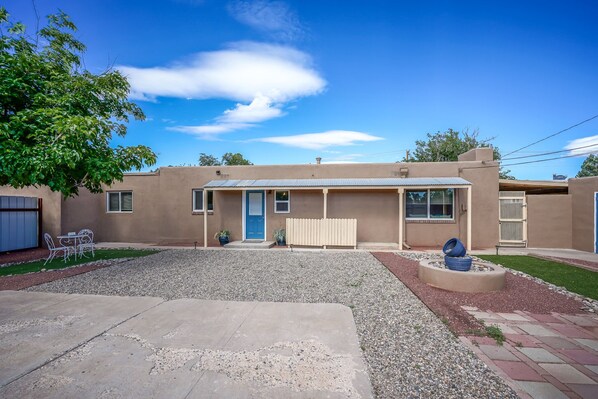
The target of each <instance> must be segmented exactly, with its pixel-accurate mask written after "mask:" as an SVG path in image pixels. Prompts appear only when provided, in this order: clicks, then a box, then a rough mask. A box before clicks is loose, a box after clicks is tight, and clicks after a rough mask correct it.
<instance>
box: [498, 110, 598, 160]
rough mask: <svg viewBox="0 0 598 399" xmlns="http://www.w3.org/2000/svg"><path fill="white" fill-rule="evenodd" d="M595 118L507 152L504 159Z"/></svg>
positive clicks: (597, 116) (595, 116) (596, 116)
mask: <svg viewBox="0 0 598 399" xmlns="http://www.w3.org/2000/svg"><path fill="white" fill-rule="evenodd" d="M596 118H598V115H594V116H592V117H591V118H588V119H586V120H583V121H581V122H579V123H576V124H575V125H571V126H569V127H568V128H565V129H563V130H559V131H558V132H556V133H553V134H551V135H549V136H546V137H544V138H543V139H540V140H538V141H534V142H533V143H531V144H528V145H526V146H524V147H521V148H518V149H516V150H515V151H511V152H509V153H508V154H505V155H504V156H505V157H506V156H509V155H511V154H514V153H516V152H519V151H521V150H524V149H526V148H529V147H531V146H533V145H536V144H538V143H541V142H542V141H544V140H548V139H549V138H551V137H554V136H556V135H557V134H561V133H564V132H566V131H567V130H571V129H573V128H574V127H577V126H580V125H583V124H584V123H586V122H589V121H591V120H593V119H596Z"/></svg>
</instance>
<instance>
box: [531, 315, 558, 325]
mask: <svg viewBox="0 0 598 399" xmlns="http://www.w3.org/2000/svg"><path fill="white" fill-rule="evenodd" d="M529 316H531V317H533V318H534V319H536V320H538V321H541V322H542V323H560V322H561V321H560V320H559V319H557V318H556V317H554V316H551V315H549V314H537V313H529Z"/></svg>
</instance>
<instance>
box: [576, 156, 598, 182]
mask: <svg viewBox="0 0 598 399" xmlns="http://www.w3.org/2000/svg"><path fill="white" fill-rule="evenodd" d="M590 176H598V155H594V154H590V155H589V156H588V157H587V158H586V159H585V160H584V161H583V163H582V164H581V169H580V170H579V172H578V173H577V175H576V176H575V177H590Z"/></svg>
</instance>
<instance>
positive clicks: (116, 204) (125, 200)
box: [106, 191, 133, 212]
mask: <svg viewBox="0 0 598 399" xmlns="http://www.w3.org/2000/svg"><path fill="white" fill-rule="evenodd" d="M106 202H107V206H106V208H107V209H108V212H133V192H132V191H109V192H108V194H107V197H106Z"/></svg>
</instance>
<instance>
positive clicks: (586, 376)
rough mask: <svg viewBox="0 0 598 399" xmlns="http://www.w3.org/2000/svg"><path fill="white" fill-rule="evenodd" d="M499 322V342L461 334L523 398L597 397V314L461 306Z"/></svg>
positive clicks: (487, 320) (480, 317)
mask: <svg viewBox="0 0 598 399" xmlns="http://www.w3.org/2000/svg"><path fill="white" fill-rule="evenodd" d="M463 308H464V309H465V310H466V311H467V312H468V313H470V314H471V315H473V316H474V317H475V318H477V319H478V320H481V321H483V322H484V323H485V325H487V326H490V325H496V326H498V327H500V329H501V330H502V332H503V333H504V335H505V337H506V342H505V343H504V344H503V345H497V343H496V341H494V340H493V339H492V338H488V337H476V336H463V337H461V340H462V341H463V342H464V343H465V344H466V345H468V346H469V347H470V348H471V349H472V350H473V351H474V352H475V353H476V354H477V355H478V356H479V357H480V358H481V359H482V360H483V361H484V362H485V363H486V364H487V365H488V366H490V367H491V368H492V369H493V370H494V371H496V372H497V373H498V374H499V375H500V376H501V377H503V378H504V379H505V381H507V383H508V384H509V385H511V387H513V388H514V389H515V390H517V392H518V393H519V394H520V396H522V397H524V398H534V399H536V398H542V399H551V398H584V399H585V398H592V399H594V398H598V316H597V315H594V314H578V315H566V314H559V313H552V314H550V315H545V314H533V313H529V312H520V311H515V312H513V313H495V312H490V311H481V310H479V309H477V308H472V307H463Z"/></svg>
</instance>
